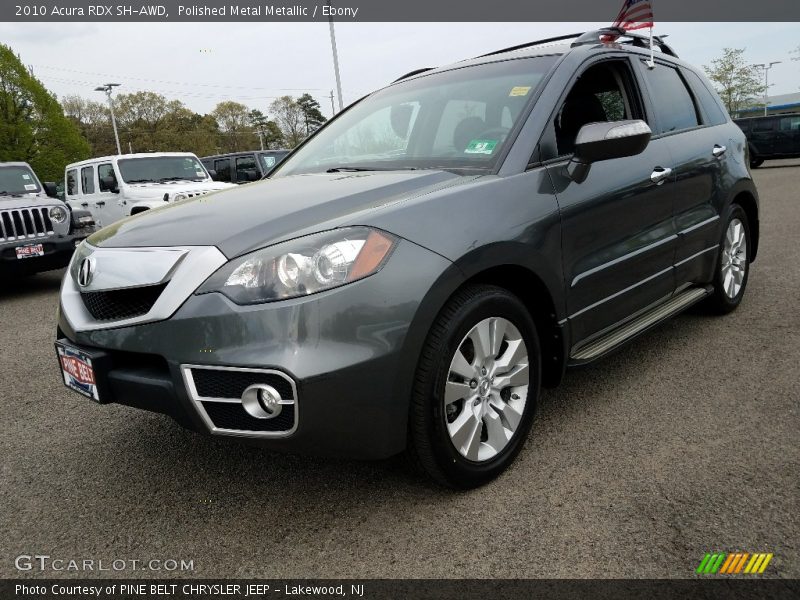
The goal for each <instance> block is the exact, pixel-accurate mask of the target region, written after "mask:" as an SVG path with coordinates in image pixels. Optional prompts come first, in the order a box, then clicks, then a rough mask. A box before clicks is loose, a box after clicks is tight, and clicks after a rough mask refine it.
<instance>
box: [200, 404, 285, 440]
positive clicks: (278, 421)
mask: <svg viewBox="0 0 800 600" xmlns="http://www.w3.org/2000/svg"><path fill="white" fill-rule="evenodd" d="M202 405H203V408H204V409H205V411H206V413H207V414H208V417H209V418H210V419H211V421H213V423H214V426H215V427H217V428H218V429H232V430H235V431H261V432H276V433H277V432H281V431H289V430H290V429H292V427H294V405H293V404H284V405H283V408H282V409H281V414H279V415H278V416H277V417H275V418H274V419H256V418H255V417H253V416H251V415H250V414H249V413H248V412H247V411H246V410H245V409H244V408H242V405H241V404H238V403H233V402H203V403H202Z"/></svg>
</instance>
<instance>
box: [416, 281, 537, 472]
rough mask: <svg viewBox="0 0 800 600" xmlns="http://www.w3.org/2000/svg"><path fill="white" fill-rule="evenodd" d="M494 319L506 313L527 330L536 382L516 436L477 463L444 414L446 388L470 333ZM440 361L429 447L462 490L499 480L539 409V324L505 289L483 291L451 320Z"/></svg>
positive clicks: (431, 389)
mask: <svg viewBox="0 0 800 600" xmlns="http://www.w3.org/2000/svg"><path fill="white" fill-rule="evenodd" d="M489 317H503V318H505V319H508V320H509V321H511V323H513V324H514V326H515V327H516V328H517V329H518V330H519V332H520V333H521V334H522V337H523V339H524V340H525V344H526V347H527V349H528V360H529V369H530V383H529V385H528V397H527V399H526V402H525V411H524V414H523V417H522V420H521V421H520V424H519V426H518V427H517V430H516V431H515V432H514V436H513V437H512V438H511V440H510V441H509V443H508V444H507V445H506V447H505V448H504V449H503V450H502V451H501V452H500V453H498V455H497V456H495V457H494V458H492V459H490V460H488V461H484V462H480V463H476V462H473V461H469V460H468V459H466V458H465V457H463V456H461V454H460V453H459V452H458V450H457V449H456V447H455V446H454V445H453V443H452V441H451V440H450V436H449V434H448V432H447V427H446V419H445V414H444V400H443V394H444V387H445V383H446V381H447V377H448V373H449V369H450V362H451V361H452V358H453V356H454V355H455V352H456V351H457V349H458V347H459V345H460V344H461V342H462V340H463V339H464V337H465V336H466V335H467V333H469V331H470V330H471V329H472V328H473V327H474V326H475V324H477V323H478V322H480V321H482V320H484V319H486V318H489ZM437 362H438V364H437V365H436V367H435V368H434V369H432V370H431V372H430V375H431V377H429V378H428V379H429V381H427V382H426V383H427V385H426V386H425V387H426V389H425V390H424V393H427V395H428V398H429V402H428V406H427V407H426V408H427V410H428V414H427V419H426V421H427V425H428V427H427V430H428V436H429V448H430V451H431V453H432V454H433V458H434V460H435V462H436V464H437V466H438V467H439V469H440V470H441V471H442V473H443V474H444V476H445V478H446V479H447V481H448V483H450V484H451V485H454V486H455V487H460V488H469V487H474V486H476V485H480V484H481V483H484V482H486V481H488V480H490V479H493V478H494V477H496V476H497V475H498V474H500V473H501V472H502V471H503V470H505V469H506V468H507V467H508V465H509V464H510V463H511V462H512V461H513V460H514V458H515V457H516V455H517V454H518V453H519V451H520V450H521V448H522V446H523V444H524V442H525V439H526V438H527V434H528V431H529V430H530V427H531V424H532V422H533V418H534V414H535V412H536V404H537V400H538V396H539V386H540V382H541V359H540V351H539V339H538V335H537V332H536V326H535V324H534V322H533V319H532V318H531V316H530V314H529V313H528V311H527V309H526V308H525V306H524V305H523V304H522V302H520V301H519V300H518V299H517V298H516V297H515V296H513V295H511V294H510V293H508V292H506V291H505V290H502V289H500V288H487V289H485V290H481V292H480V293H478V294H476V295H475V296H474V297H472V298H471V299H470V300H468V301H467V302H466V303H465V304H463V305H462V306H460V307H459V309H458V310H457V311H456V312H455V314H454V315H453V316H452V317H451V318H450V319H448V323H447V329H446V334H445V337H444V343H443V345H442V347H441V349H440V358H439V360H438V361H437Z"/></svg>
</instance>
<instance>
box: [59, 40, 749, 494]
mask: <svg viewBox="0 0 800 600" xmlns="http://www.w3.org/2000/svg"><path fill="white" fill-rule="evenodd" d="M605 36H612V38H615V39H616V41H606V38H605ZM655 42H656V44H657V45H658V49H657V51H656V52H655V62H654V64H651V63H650V49H649V47H648V43H647V40H646V39H645V38H643V37H641V36H637V35H635V34H630V33H625V32H622V31H621V30H610V29H604V30H599V31H593V32H588V33H586V34H582V35H579V36H570V37H569V39H567V38H563V39H557V40H553V39H550V40H544V41H542V42H533V43H530V44H526V45H524V46H522V47H515V48H511V49H506V50H500V51H497V52H494V53H492V54H489V55H485V56H480V57H477V58H473V59H470V60H465V61H462V62H459V63H456V64H454V65H450V66H446V67H441V68H435V69H424V70H420V71H415V72H413V73H411V74H409V75H407V76H404V77H401V78H400V79H398V80H397V81H395V82H394V83H392V84H391V85H388V86H387V87H385V88H383V89H380V90H378V91H376V92H374V93H372V94H370V95H368V96H366V97H365V98H363V99H362V100H360V101H358V102H356V103H355V104H353V105H351V106H350V107H349V108H347V109H346V110H345V111H343V112H341V113H340V114H338V115H337V116H336V118H334V119H332V120H331V121H329V122H328V123H327V124H326V125H325V126H324V127H322V128H321V129H320V130H318V131H317V132H316V133H315V134H314V135H313V136H311V137H310V138H309V139H307V140H306V141H305V142H304V143H303V144H302V145H301V146H300V147H298V148H297V149H295V150H294V151H293V152H292V154H291V155H290V156H289V157H288V158H287V159H286V160H285V161H284V162H283V163H281V164H280V165H279V166H278V168H277V169H276V170H275V171H274V172H273V173H272V174H271V175H270V176H269V178H268V179H266V180H265V181H263V182H257V183H253V184H251V185H246V186H240V187H237V188H236V189H234V190H230V191H227V192H225V193H221V194H215V195H213V196H209V197H207V198H200V199H190V200H186V201H184V202H180V203H177V204H175V205H174V206H169V207H168V208H166V209H163V210H159V211H153V212H151V213H144V214H142V215H139V216H137V217H135V218H133V219H129V220H126V221H124V222H122V223H120V224H118V226H115V227H112V228H106V229H103V230H101V231H99V232H98V233H96V234H95V235H93V236H92V237H91V238H90V239H88V240H87V241H86V242H84V243H83V244H81V246H80V248H79V249H78V250H77V251H76V255H75V257H74V259H73V261H72V263H71V265H70V267H69V269H68V272H67V273H66V275H65V277H64V281H63V286H62V290H61V296H60V308H59V316H58V323H59V324H58V331H57V338H58V339H57V342H56V349H57V352H58V355H59V357H60V364H61V367H62V373H63V380H64V382H65V383H66V385H67V386H69V387H70V388H72V389H73V390H75V391H77V392H79V393H82V394H84V395H85V396H87V397H89V398H91V399H93V400H94V401H96V402H99V403H109V402H116V403H121V404H127V405H130V406H135V407H139V408H143V409H147V410H152V411H157V412H161V413H166V414H169V415H171V416H172V417H173V418H175V419H176V420H178V421H179V422H180V423H182V424H183V425H184V426H186V427H189V428H191V429H194V430H196V431H199V432H205V433H207V434H212V435H216V436H229V437H233V438H239V439H242V440H247V441H250V442H251V443H257V444H260V445H263V446H265V447H269V448H272V449H275V450H284V451H292V452H304V453H316V454H324V455H338V456H350V457H357V458H369V459H377V458H383V457H388V456H391V455H394V454H397V453H401V452H403V451H405V452H407V454H408V456H409V457H411V459H412V462H413V463H414V464H416V465H417V466H418V467H419V468H420V469H421V470H422V471H423V472H424V473H426V474H427V475H429V476H430V477H432V478H433V479H435V480H436V481H438V482H441V483H442V484H445V485H449V486H453V487H460V488H467V487H472V486H476V485H480V484H483V483H485V482H487V481H489V480H490V479H492V478H493V477H495V476H497V475H498V474H499V473H500V472H502V471H503V470H504V469H505V468H506V467H507V466H508V465H509V464H510V463H511V461H513V459H514V457H515V455H516V454H517V453H518V452H519V451H520V449H521V447H522V444H523V442H524V440H525V438H526V437H527V435H528V432H529V430H530V427H531V422H532V420H533V417H534V413H535V409H536V404H537V399H538V397H539V391H540V387H541V386H543V385H544V386H554V385H557V384H558V383H559V381H560V380H561V379H562V377H563V376H564V373H565V371H566V369H567V367H571V366H577V365H582V364H586V363H589V362H591V361H594V360H596V359H598V358H601V357H603V356H605V355H606V354H608V353H609V352H611V351H612V350H615V349H616V348H618V347H619V346H620V345H621V344H623V343H625V342H627V341H629V340H631V339H632V338H634V337H635V336H637V335H639V334H641V333H642V332H644V331H646V330H648V329H649V328H651V327H653V326H655V325H656V324H658V323H660V322H662V321H663V320H665V319H667V318H669V317H671V316H673V315H675V314H677V313H679V312H681V311H682V310H684V309H686V308H687V307H689V306H690V305H692V304H695V303H696V302H700V301H704V302H705V303H706V304H707V306H708V307H709V308H710V309H711V310H713V311H716V312H718V313H726V312H729V311H731V310H733V309H735V308H736V307H737V306H738V305H739V303H740V302H741V300H742V297H743V295H744V293H745V289H746V286H747V279H748V272H749V265H750V263H751V262H752V261H753V259H754V258H755V256H756V251H757V248H758V234H759V221H758V194H757V192H756V189H755V186H754V184H753V181H752V179H751V176H750V172H749V169H748V164H747V157H746V142H745V137H744V135H743V133H742V132H741V130H740V129H739V128H738V127H737V126H736V125H735V124H734V123H733V122H732V121H731V120H730V118H729V116H728V115H727V113H726V112H725V110H724V109H723V108H722V105H721V103H720V100H719V98H718V97H717V96H716V94H715V93H714V92H713V91H712V88H711V85H710V84H709V83H708V81H707V80H706V79H705V77H704V76H703V75H702V74H701V73H700V71H699V70H697V69H695V68H694V67H692V66H690V65H688V64H686V63H684V62H682V61H681V60H679V59H678V58H677V57H676V56H675V54H674V53H673V52H672V50H671V49H670V48H669V47H667V46H666V45H665V44H663V42H662V41H661V40H660V39H658V38H656V40H655ZM89 426H90V424H87V427H89Z"/></svg>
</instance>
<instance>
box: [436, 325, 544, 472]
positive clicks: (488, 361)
mask: <svg viewBox="0 0 800 600" xmlns="http://www.w3.org/2000/svg"><path fill="white" fill-rule="evenodd" d="M529 384H530V370H529V365H528V349H527V347H526V345H525V341H524V340H523V338H522V335H521V334H520V332H519V330H518V329H517V328H516V327H515V326H514V324H513V323H511V321H509V320H507V319H504V318H501V317H490V318H488V319H484V320H482V321H480V322H479V323H478V324H477V325H475V326H474V327H473V328H472V329H471V330H470V331H469V333H467V335H466V336H465V337H464V339H463V340H462V341H461V343H460V344H459V345H458V348H457V349H456V351H455V355H454V356H453V359H452V361H451V362H450V369H449V371H448V377H447V382H446V383H445V390H444V409H445V419H446V425H447V432H448V434H449V436H450V440H451V441H452V443H453V445H454V446H455V448H456V449H457V450H458V452H459V453H460V454H461V455H462V456H464V457H465V458H467V459H468V460H471V461H475V462H483V461H487V460H490V459H492V458H494V457H495V456H497V455H498V454H499V453H500V452H502V450H503V449H504V448H505V447H506V446H507V445H508V443H509V441H510V440H511V438H512V437H513V435H514V433H515V432H516V430H517V428H518V426H519V424H520V421H521V420H522V416H523V414H524V412H525V404H526V402H527V398H528V385H529Z"/></svg>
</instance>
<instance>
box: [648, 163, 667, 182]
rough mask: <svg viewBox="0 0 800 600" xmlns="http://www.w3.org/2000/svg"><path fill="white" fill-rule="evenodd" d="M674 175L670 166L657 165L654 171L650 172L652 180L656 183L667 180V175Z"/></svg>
mask: <svg viewBox="0 0 800 600" xmlns="http://www.w3.org/2000/svg"><path fill="white" fill-rule="evenodd" d="M670 175H672V169H670V168H669V167H667V168H664V167H656V168H655V169H653V172H652V173H651V174H650V181H652V182H653V183H655V184H656V185H661V184H662V183H664V182H665V181H666V180H667V177H669V176H670Z"/></svg>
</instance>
